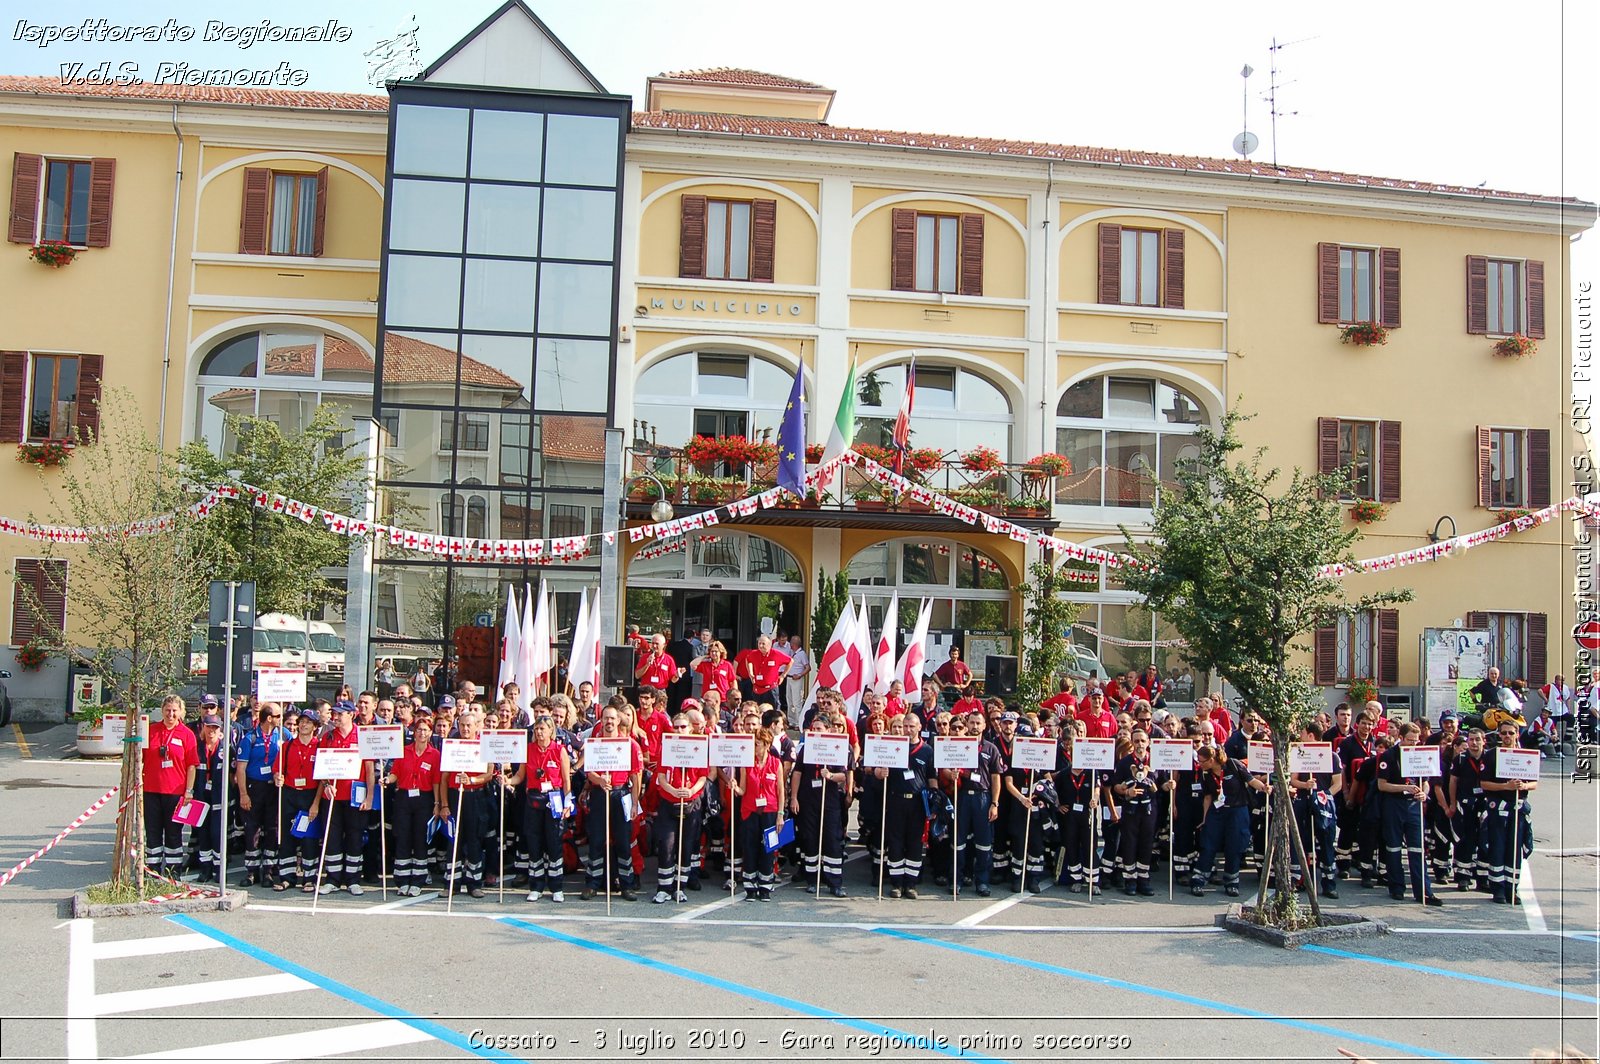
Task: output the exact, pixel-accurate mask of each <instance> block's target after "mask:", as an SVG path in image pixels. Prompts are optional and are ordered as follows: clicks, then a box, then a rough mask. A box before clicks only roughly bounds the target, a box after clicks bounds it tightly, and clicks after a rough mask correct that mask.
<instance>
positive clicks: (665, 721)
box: [633, 687, 672, 765]
mask: <svg viewBox="0 0 1600 1064" xmlns="http://www.w3.org/2000/svg"><path fill="white" fill-rule="evenodd" d="M633 729H634V731H635V732H636V733H643V735H644V739H643V746H644V756H645V761H646V762H648V763H649V764H651V765H656V764H660V762H661V737H662V736H663V735H665V734H666V733H667V732H669V731H671V730H672V718H671V717H669V716H667V693H666V692H665V691H661V690H657V689H655V688H650V687H641V688H640V689H639V712H638V713H637V714H635V716H634V720H633ZM635 737H636V738H637V734H636V735H635Z"/></svg>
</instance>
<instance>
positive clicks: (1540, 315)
mask: <svg viewBox="0 0 1600 1064" xmlns="http://www.w3.org/2000/svg"><path fill="white" fill-rule="evenodd" d="M1523 269H1524V274H1523V281H1524V283H1525V284H1526V285H1527V288H1528V336H1529V337H1530V338H1531V339H1534V340H1543V339H1544V263H1542V262H1534V261H1533V260H1532V259H1529V260H1528V262H1527V263H1526V264H1525V265H1524V267H1523Z"/></svg>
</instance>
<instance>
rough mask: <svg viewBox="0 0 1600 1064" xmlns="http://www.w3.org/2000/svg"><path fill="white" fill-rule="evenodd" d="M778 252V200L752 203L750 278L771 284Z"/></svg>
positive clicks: (760, 200)
mask: <svg viewBox="0 0 1600 1064" xmlns="http://www.w3.org/2000/svg"><path fill="white" fill-rule="evenodd" d="M777 252H778V201H777V200H771V199H758V200H754V201H752V202H751V204H750V280H752V281H756V282H759V283H761V284H771V283H772V281H773V278H774V276H775V273H774V267H775V261H774V260H775V259H776V258H777Z"/></svg>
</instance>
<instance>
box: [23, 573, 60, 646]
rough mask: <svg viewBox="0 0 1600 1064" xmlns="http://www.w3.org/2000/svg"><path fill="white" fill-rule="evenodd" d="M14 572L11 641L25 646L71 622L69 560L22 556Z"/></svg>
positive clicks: (58, 630)
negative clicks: (68, 583) (68, 578)
mask: <svg viewBox="0 0 1600 1064" xmlns="http://www.w3.org/2000/svg"><path fill="white" fill-rule="evenodd" d="M14 573H15V580H14V581H13V583H12V588H11V644H12V645H13V646H22V645H23V644H24V643H28V642H30V641H32V640H34V639H37V638H40V637H41V636H50V635H53V634H54V633H56V632H60V631H62V630H64V629H65V628H66V626H67V563H66V562H65V561H62V560H61V559H58V558H18V559H17V560H16V564H15V568H14ZM41 620H42V621H43V622H44V623H43V624H42V625H41V624H40V623H39V622H40V621H41Z"/></svg>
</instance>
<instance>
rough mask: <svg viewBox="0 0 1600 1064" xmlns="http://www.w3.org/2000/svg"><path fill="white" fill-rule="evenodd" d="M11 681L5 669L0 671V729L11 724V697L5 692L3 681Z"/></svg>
mask: <svg viewBox="0 0 1600 1064" xmlns="http://www.w3.org/2000/svg"><path fill="white" fill-rule="evenodd" d="M9 679H11V674H10V673H9V672H7V671H6V670H5V669H0V728H4V727H5V726H6V725H7V724H10V723H11V695H10V694H9V693H7V691H6V685H5V681H6V680H9Z"/></svg>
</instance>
